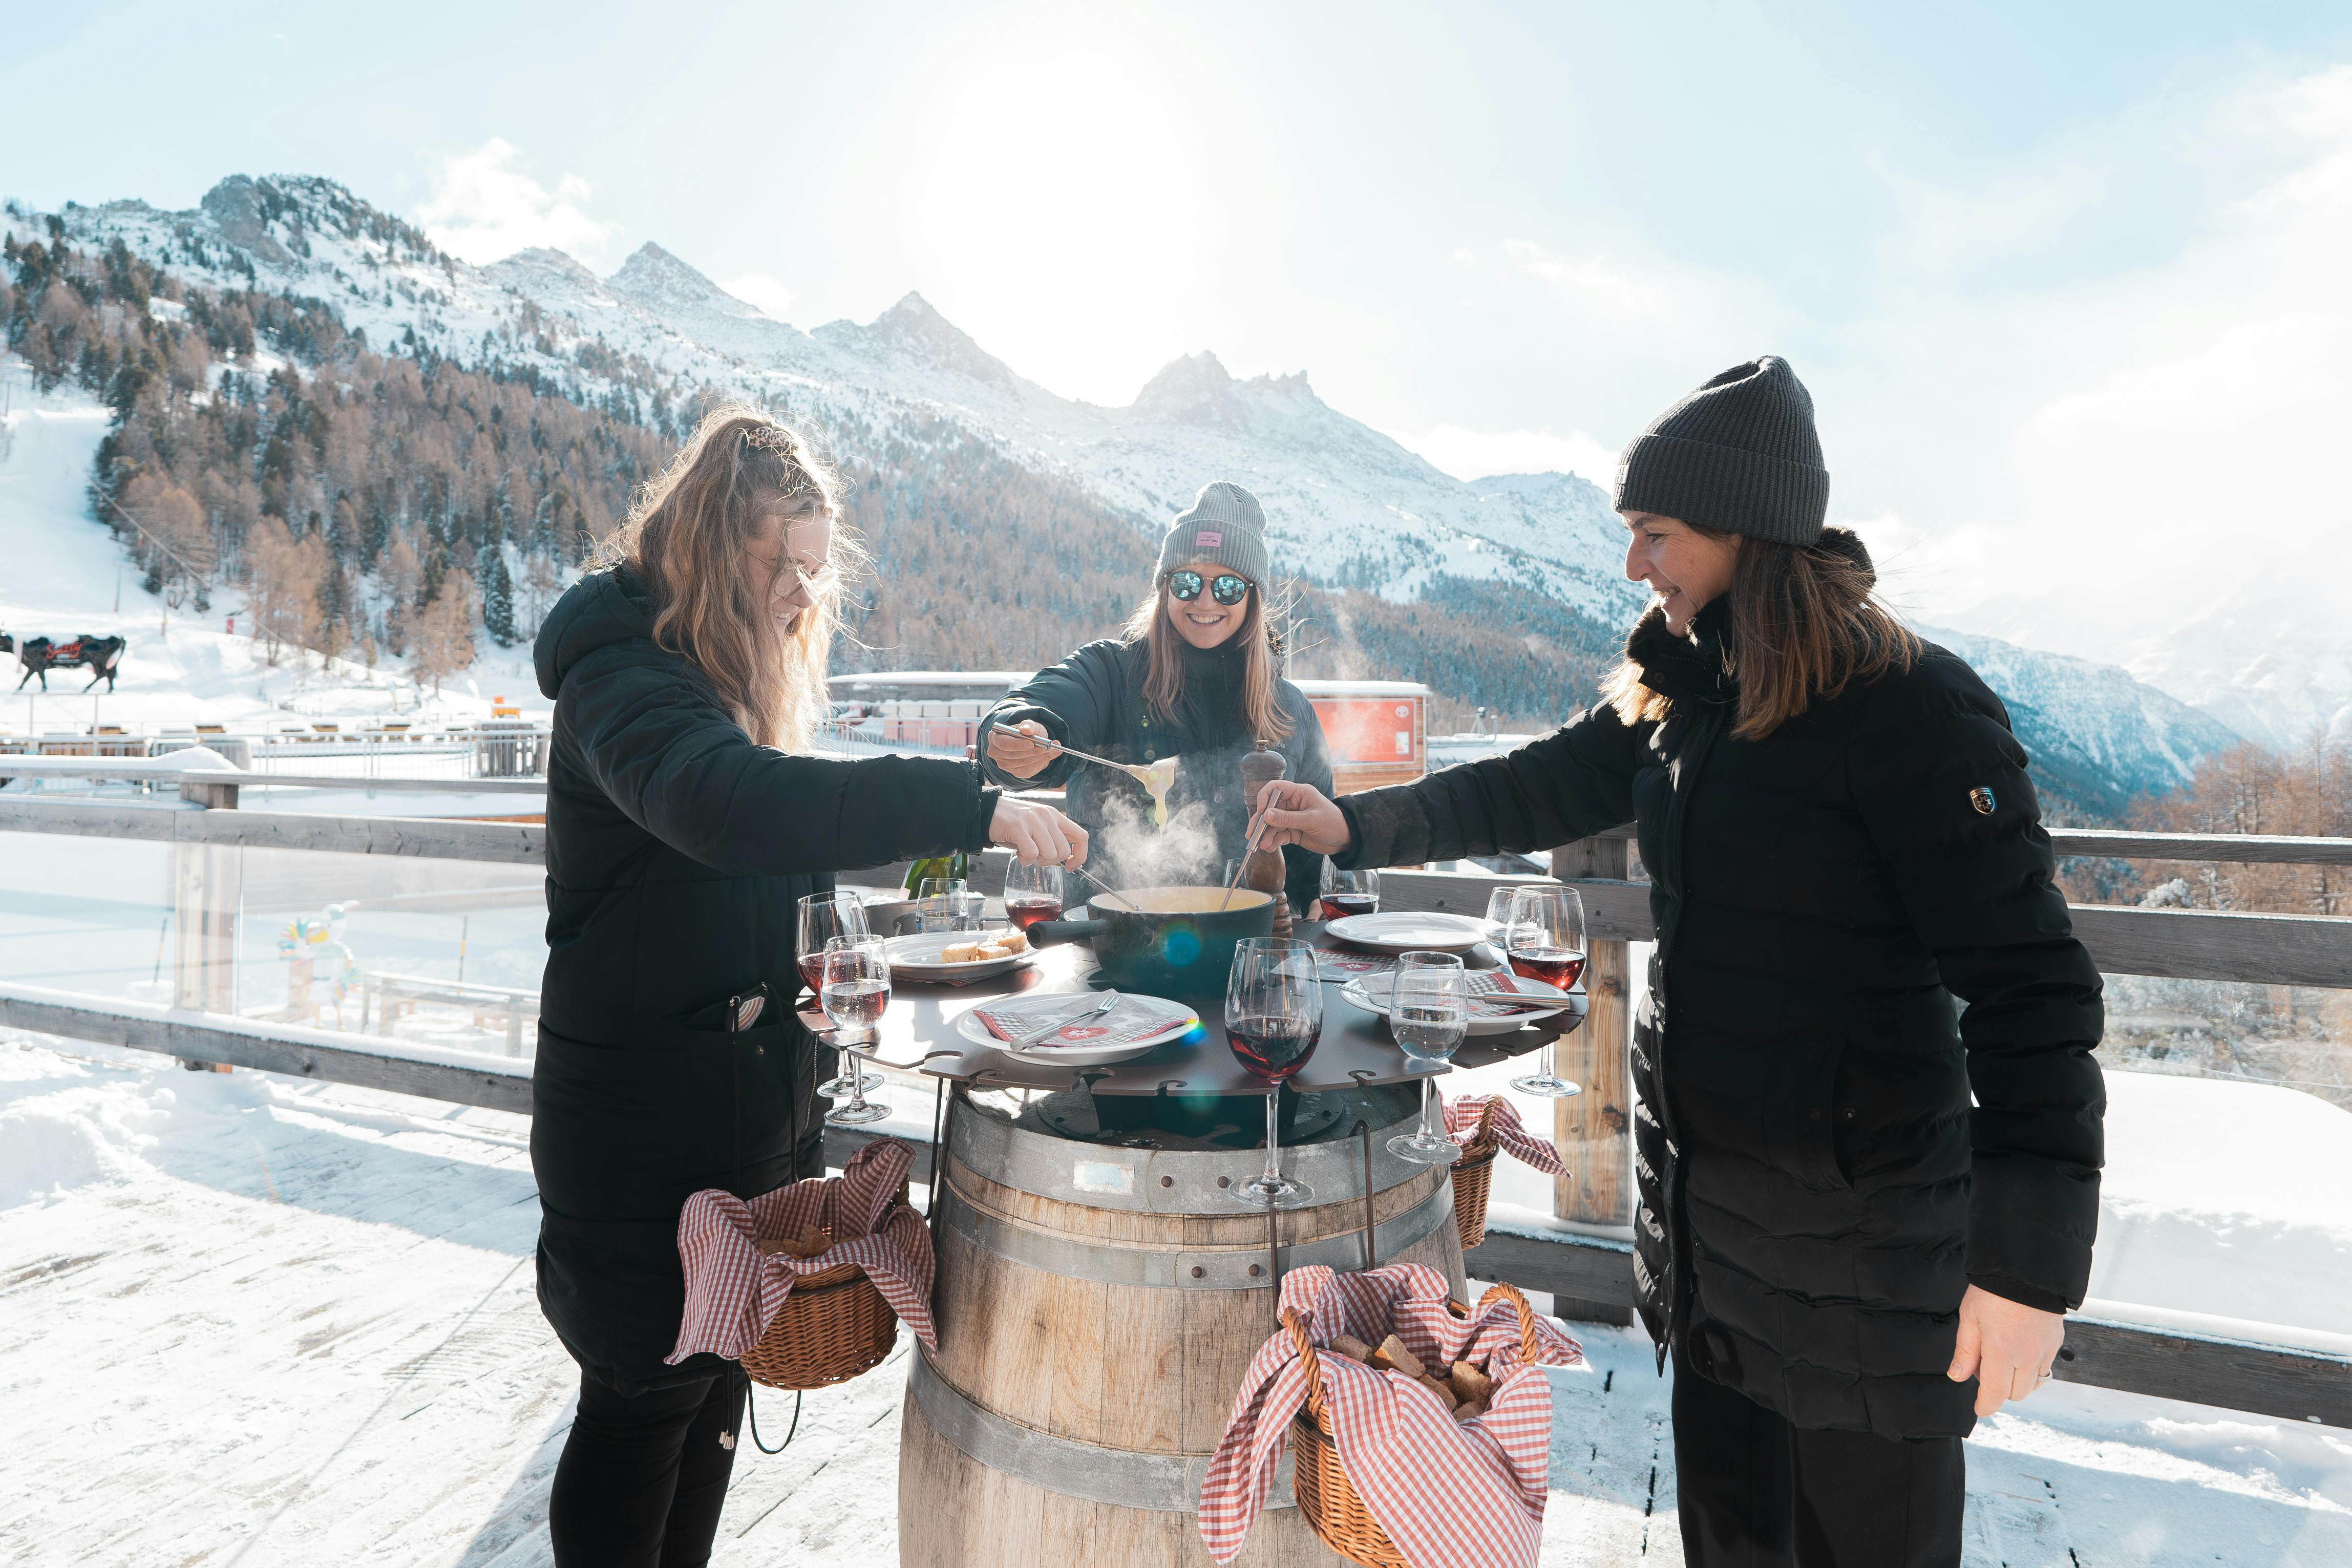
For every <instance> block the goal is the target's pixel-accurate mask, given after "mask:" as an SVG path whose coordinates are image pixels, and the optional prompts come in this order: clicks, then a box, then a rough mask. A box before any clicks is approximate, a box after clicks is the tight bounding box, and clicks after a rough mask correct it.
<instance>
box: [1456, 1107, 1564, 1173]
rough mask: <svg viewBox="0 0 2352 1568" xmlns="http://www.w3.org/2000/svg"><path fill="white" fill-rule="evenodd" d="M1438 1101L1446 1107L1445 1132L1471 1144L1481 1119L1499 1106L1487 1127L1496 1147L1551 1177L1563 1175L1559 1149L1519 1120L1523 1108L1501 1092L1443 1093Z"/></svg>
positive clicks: (1467, 1144) (1460, 1142) (1465, 1143)
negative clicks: (1452, 1095)
mask: <svg viewBox="0 0 2352 1568" xmlns="http://www.w3.org/2000/svg"><path fill="white" fill-rule="evenodd" d="M1437 1102H1438V1103H1439V1104H1440V1105H1443V1106H1444V1108H1445V1131H1446V1133H1447V1135H1448V1136H1450V1137H1451V1138H1452V1139H1453V1140H1454V1142H1456V1143H1459V1144H1462V1145H1463V1146H1464V1147H1465V1148H1466V1147H1468V1146H1469V1143H1470V1141H1471V1140H1472V1139H1473V1138H1475V1137H1476V1136H1477V1135H1478V1118H1479V1116H1480V1115H1481V1114H1482V1113H1483V1112H1484V1111H1485V1110H1486V1107H1487V1106H1488V1105H1490V1104H1491V1105H1493V1106H1494V1108H1495V1119H1494V1120H1493V1121H1490V1122H1488V1123H1487V1124H1486V1130H1487V1131H1489V1132H1492V1133H1493V1134H1494V1135H1495V1144H1496V1147H1497V1148H1499V1149H1501V1150H1502V1151H1503V1152H1505V1153H1506V1154H1508V1155H1510V1156H1511V1157H1512V1158H1513V1159H1515V1160H1520V1161H1524V1162H1525V1163H1528V1164H1530V1165H1533V1166H1534V1167H1535V1168H1536V1169H1537V1170H1538V1171H1541V1172H1542V1173H1544V1174H1545V1175H1547V1176H1557V1175H1559V1171H1560V1164H1559V1150H1558V1149H1557V1148H1554V1147H1553V1146H1552V1145H1551V1144H1549V1143H1548V1142H1545V1141H1544V1140H1542V1139H1540V1138H1538V1137H1537V1136H1536V1135H1535V1134H1534V1133H1532V1132H1530V1131H1528V1130H1527V1128H1526V1126H1525V1125H1524V1124H1522V1123H1521V1122H1520V1121H1519V1109H1518V1107H1517V1106H1516V1105H1513V1104H1512V1103H1511V1102H1510V1101H1509V1100H1507V1099H1505V1098H1504V1097H1503V1096H1501V1095H1499V1094H1463V1095H1456V1096H1455V1097H1454V1098H1453V1099H1452V1100H1448V1099H1446V1098H1445V1097H1444V1095H1443V1094H1440V1095H1439V1096H1438V1097H1437Z"/></svg>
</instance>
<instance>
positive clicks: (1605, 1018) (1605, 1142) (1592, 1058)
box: [1551, 838, 1633, 1312]
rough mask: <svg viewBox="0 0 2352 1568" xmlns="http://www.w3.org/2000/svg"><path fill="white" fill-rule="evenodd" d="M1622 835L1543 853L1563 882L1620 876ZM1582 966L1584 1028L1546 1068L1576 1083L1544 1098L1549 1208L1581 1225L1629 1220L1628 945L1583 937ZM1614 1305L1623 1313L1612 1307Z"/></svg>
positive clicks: (1624, 853) (1625, 854) (1624, 862)
mask: <svg viewBox="0 0 2352 1568" xmlns="http://www.w3.org/2000/svg"><path fill="white" fill-rule="evenodd" d="M1629 855H1630V843H1629V841H1628V840H1626V839H1623V838H1580V839H1579V840H1577V841H1576V842H1575V843H1573V844H1568V845H1563V846H1561V847H1559V848H1557V849H1555V850H1553V851H1552V852H1551V866H1552V875H1553V876H1555V877H1558V878H1559V879H1561V880H1563V881H1573V880H1575V879H1578V878H1583V877H1605V878H1608V879H1611V880H1613V881H1622V880H1623V879H1624V878H1625V875H1626V870H1627V868H1628V865H1629V864H1630V859H1629ZM1588 948H1589V951H1588V952H1587V955H1586V960H1585V966H1584V984H1585V991H1586V993H1587V994H1588V996H1589V997H1590V999H1591V1010H1590V1011H1589V1012H1587V1013H1586V1015H1585V1018H1584V1027H1583V1028H1581V1029H1579V1030H1578V1031H1577V1032H1576V1033H1575V1034H1573V1035H1570V1036H1569V1037H1568V1038H1567V1039H1566V1040H1564V1041H1562V1042H1561V1043H1560V1045H1559V1047H1557V1055H1558V1062H1557V1065H1556V1066H1555V1068H1554V1069H1553V1070H1555V1071H1556V1072H1558V1073H1559V1075H1560V1076H1561V1077H1562V1078H1565V1079H1570V1081H1572V1082H1575V1083H1580V1084H1582V1085H1583V1086H1584V1092H1583V1093H1582V1094H1575V1095H1570V1097H1569V1098H1567V1099H1566V1100H1554V1101H1552V1107H1553V1110H1552V1135H1553V1137H1554V1139H1555V1140H1556V1141H1557V1142H1558V1143H1559V1154H1560V1159H1561V1161H1562V1163H1565V1164H1566V1165H1567V1167H1568V1168H1567V1170H1566V1171H1565V1172H1563V1173H1561V1174H1560V1175H1559V1177H1558V1178H1557V1180H1556V1181H1555V1183H1554V1186H1553V1193H1552V1213H1553V1214H1555V1215H1559V1217H1560V1218H1561V1219H1567V1220H1574V1221H1576V1222H1578V1223H1579V1224H1582V1225H1592V1226H1631V1225H1632V1224H1633V1061H1632V1057H1631V1052H1632V1049H1633V974H1632V966H1631V963H1630V960H1629V957H1628V951H1627V949H1628V944H1627V943H1625V942H1601V941H1590V942H1588ZM1618 1310H1620V1311H1621V1312H1622V1310H1623V1309H1622V1305H1620V1306H1619V1308H1618Z"/></svg>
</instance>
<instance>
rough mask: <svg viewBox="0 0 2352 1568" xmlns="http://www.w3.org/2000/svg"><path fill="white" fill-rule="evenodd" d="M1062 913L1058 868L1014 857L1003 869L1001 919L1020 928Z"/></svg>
mask: <svg viewBox="0 0 2352 1568" xmlns="http://www.w3.org/2000/svg"><path fill="white" fill-rule="evenodd" d="M1061 912H1062V868H1060V867H1059V866H1054V865H1049V864H1047V863H1046V862H1045V861H1043V860H1033V861H1024V860H1015V861H1013V864H1012V865H1011V866H1008V867H1007V868H1005V871H1004V918H1005V919H1006V920H1009V921H1012V922H1013V924H1014V925H1015V926H1016V927H1018V928H1019V929H1021V930H1022V931H1027V930H1028V929H1029V928H1030V927H1031V926H1033V925H1035V924H1036V923H1037V922H1038V921H1050V920H1053V919H1055V918H1056V917H1058V916H1059V915H1060V914H1061Z"/></svg>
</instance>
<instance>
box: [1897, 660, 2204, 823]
mask: <svg viewBox="0 0 2352 1568" xmlns="http://www.w3.org/2000/svg"><path fill="white" fill-rule="evenodd" d="M1919 632H1920V634H1921V635H1922V636H1924V637H1927V638H1928V639H1929V640H1930V641H1933V642H1937V643H1940V644H1942V645H1943V646H1944V647H1948V648H1949V649H1950V650H1951V651H1952V652H1954V653H1956V654H1958V655H1959V656H1960V657H1961V658H1964V659H1967V660H1968V661H1969V664H1970V665H1971V666H1972V667H1974V668H1975V669H1976V672H1977V673H1978V674H1979V675H1980V676H1982V677H1983V678H1984V682H1985V684H1986V685H1987V686H1990V687H1991V688H1992V689H1993V690H1994V691H1995V692H1997V693H1999V694H2000V700H2001V702H2002V703H2003V704H2004V705H2005V706H2006V707H2007V708H2008V709H2009V719H2010V724H2011V727H2012V728H2013V729H2014V730H2015V731H2017V737H2018V739H2019V740H2020V741H2021V742H2024V744H2025V749H2026V751H2027V752H2029V753H2031V754H2032V758H2033V762H2034V772H2035V775H2036V781H2035V782H2036V784H2037V785H2039V786H2041V787H2042V788H2044V789H2045V790H2054V791H2055V792H2056V793H2057V794H2059V795H2062V796H2063V797H2064V798H2065V799H2067V800H2068V801H2071V802H2074V803H2075V804H2077V805H2080V806H2082V807H2084V808H2086V809H2093V810H2097V811H2100V812H2105V813H2113V812H2116V811H2119V810H2120V809H2122V807H2123V806H2124V805H2126V804H2127V803H2128V802H2129V801H2130V800H2131V799H2132V797H2133V796H2135V795H2161V794H2163V793H2165V792H2167V791H2168V790H2173V789H2177V788H2179V786H2180V785H2182V784H2187V783H2188V782H2189V777H2190V775H2191V774H2192V773H2195V771H2196V767H2197V762H2198V759H2199V758H2200V757H2204V756H2207V755H2210V753H2212V752H2218V751H2222V750H2225V749H2227V748H2228V747H2231V746H2234V745H2236V744H2237V743H2238V742H2239V740H2240V736H2239V735H2238V734H2237V733H2235V732H2234V731H2231V729H2230V728H2229V727H2228V726H2227V725H2225V724H2223V723H2221V721H2218V720H2216V719H2214V718H2213V717H2211V716H2210V714H2207V713H2203V712H2200V711H2199V710H2196V709H2194V708H2191V707H2190V706H2189V705H2188V704H2187V703H2185V702H2182V701H2179V700H2177V699H2175V698H2172V697H2169V696H2167V695H2166V694H2165V693H2164V692H2162V691H2159V690H2158V689H2156V688H2155V687H2153V686H2150V685H2147V683H2145V682H2144V681H2140V680H2137V679H2133V677H2132V675H2131V673H2130V672H2129V671H2127V670H2125V669H2122V668H2117V667H2116V666H2115V665H2111V664H2094V663H2092V662H2091V661H2090V660H2088V659H2083V658H2070V657H2069V656H2067V655H2065V654H2061V653H2043V652H2041V651H2040V650H2038V649H2034V648H2024V647H2018V646H2017V645H2016V644H2014V643H2006V642H2002V641H2000V639H1999V638H1997V637H1978V636H1975V635H1974V634H1972V633H1969V632H1956V631H1948V630H1945V629H1943V628H1941V627H1937V626H1921V627H1920V628H1919Z"/></svg>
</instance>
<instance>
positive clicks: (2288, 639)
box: [2124, 577, 2352, 751]
mask: <svg viewBox="0 0 2352 1568" xmlns="http://www.w3.org/2000/svg"><path fill="white" fill-rule="evenodd" d="M2124 663H2125V666H2126V668H2129V669H2130V670H2131V672H2132V673H2133V674H2134V675H2136V676H2137V677H2138V678H2139V679H2142V680H2145V681H2147V682H2149V683H2151V684H2153V685H2156V686H2160V687H2162V688H2164V689H2166V690H2167V691H2169V692H2172V693H2173V694H2174V695H2176V696H2178V697H2179V698H2180V699H2182V700H2184V701H2188V702H2193V703H2195V704H2196V705H2197V706H2198V707H2200V708H2201V709H2203V710H2205V711H2206V712H2208V713H2211V714H2214V715H2215V716H2217V717H2219V718H2220V719H2221V720H2222V721H2224V722H2226V723H2227V724H2229V725H2230V726H2231V728H2232V729H2234V730H2236V731H2239V732H2240V733H2241V734H2243V735H2245V736H2246V737H2247V738H2249V739H2250V740H2255V741H2259V742H2262V743H2263V745H2265V746H2268V747H2270V748H2272V749H2273V751H2286V750H2292V749H2293V748H2294V747H2296V746H2300V745H2305V744H2306V743H2308V742H2310V740H2311V738H2312V737H2313V736H2314V735H2317V734H2323V733H2324V734H2326V735H2328V736H2330V737H2331V738H2333V739H2335V740H2336V741H2339V742H2352V584H2347V583H2343V582H2339V581H2336V580H2335V579H2332V578H2324V577H2323V578H2315V579H2309V580H2305V581H2299V582H2292V583H2285V584H2265V585H2264V586H2263V588H2262V589H2261V590H2260V591H2259V592H2257V591H2254V590H2252V589H2249V590H2245V591H2242V592H2240V593H2238V594H2235V595H2231V596H2230V597H2229V598H2227V599H2224V600H2222V601H2221V602H2220V603H2219V604H2216V605H2211V606H2210V607H2208V608H2207V609H2206V610H2204V611H2203V612H2202V613H2200V615H2198V616H2194V617H2193V618H2191V619H2190V620H2189V621H2187V622H2185V623H2183V624H2182V625H2180V626H2176V627H2174V628H2173V629H2172V630H2171V631H2170V632H2169V633H2168V634H2166V635H2165V636H2163V637H2152V638H2150V639H2149V640H2148V641H2147V643H2146V644H2145V645H2143V646H2142V647H2138V648H2136V649H2134V650H2132V651H2131V652H2130V653H2129V654H2128V655H2127V657H2126V658H2125V660H2124Z"/></svg>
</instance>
